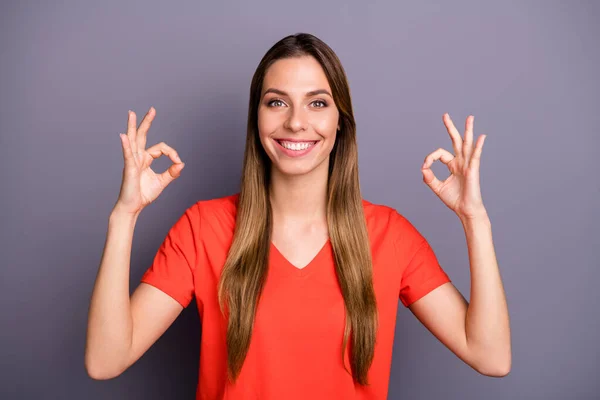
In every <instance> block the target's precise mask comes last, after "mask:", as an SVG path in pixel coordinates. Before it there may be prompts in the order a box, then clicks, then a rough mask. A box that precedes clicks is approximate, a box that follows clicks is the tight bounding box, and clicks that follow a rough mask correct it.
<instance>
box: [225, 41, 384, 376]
mask: <svg viewBox="0 0 600 400" xmlns="http://www.w3.org/2000/svg"><path fill="white" fill-rule="evenodd" d="M301 56H312V57H314V58H315V59H316V60H317V61H318V62H319V63H320V64H321V67H322V68H323V70H324V72H325V75H326V76H327V80H328V82H329V85H330V86H331V90H332V95H333V99H334V102H335V103H336V105H337V107H338V110H339V115H340V123H339V126H340V131H339V132H337V135H336V141H335V144H334V146H333V149H332V151H331V155H330V159H329V173H328V184H327V187H328V188H327V225H328V229H329V237H330V241H331V245H332V248H333V253H334V259H335V268H336V273H337V279H338V282H339V284H340V287H341V290H342V295H343V298H344V304H345V309H346V325H345V329H344V339H343V347H342V354H341V356H342V362H343V361H344V350H345V348H346V346H347V343H348V340H349V339H350V338H351V360H350V366H351V368H352V372H350V371H348V370H346V371H347V372H348V373H350V374H351V375H352V376H353V379H354V380H355V381H356V382H358V383H359V384H361V385H368V384H369V383H368V382H367V372H368V370H369V368H370V366H371V363H372V361H373V355H374V349H375V339H376V332H377V326H378V313H377V303H376V299H375V291H374V289H373V271H372V270H373V266H372V260H371V250H370V246H369V238H368V234H367V226H366V221H365V216H364V213H363V205H362V196H361V192H360V186H359V179H358V150H357V143H356V124H355V121H354V115H353V111H352V102H351V99H350V89H349V87H348V82H347V79H346V74H345V72H344V69H343V68H342V65H341V62H340V60H339V59H338V57H337V56H336V54H335V53H334V52H333V50H332V49H331V48H330V47H329V46H328V45H327V44H325V43H324V42H323V41H321V40H320V39H318V38H317V37H315V36H313V35H311V34H307V33H298V34H295V35H290V36H287V37H285V38H283V39H281V40H280V41H279V42H277V43H275V44H274V45H273V47H271V48H270V49H269V51H267V53H266V54H265V55H264V57H263V58H262V60H261V61H260V63H259V65H258V67H257V69H256V72H255V73H254V76H253V78H252V84H251V86H250V102H249V106H248V126H247V135H246V150H245V153H244V163H243V171H242V179H241V190H240V195H239V197H238V205H237V217H236V225H235V232H234V236H233V242H232V244H231V248H230V249H229V253H228V255H227V260H226V262H225V265H224V267H223V272H222V275H221V279H220V281H219V288H218V297H219V306H220V309H221V312H222V313H223V315H224V316H226V318H228V324H227V352H228V354H227V366H228V367H227V374H228V377H229V379H230V380H231V381H235V380H236V379H237V377H238V376H239V373H240V370H241V368H242V365H243V363H244V360H245V358H246V354H247V352H248V348H249V346H250V339H251V336H252V328H253V324H254V316H255V312H256V308H257V305H258V301H259V299H260V295H261V293H262V289H263V286H264V284H265V280H266V277H267V269H268V257H269V249H270V244H271V229H272V224H273V217H272V210H271V203H270V200H269V178H270V167H271V161H270V159H269V157H268V155H267V154H266V152H265V150H264V148H263V147H262V144H261V142H260V139H259V135H258V107H259V101H260V96H261V91H262V85H263V80H264V77H265V73H266V71H267V69H268V68H269V67H270V66H271V65H272V64H273V63H274V62H275V61H277V60H279V59H283V58H290V57H301ZM226 307H227V308H228V312H229V315H228V316H227V314H226V312H225V308H226ZM344 365H345V364H344Z"/></svg>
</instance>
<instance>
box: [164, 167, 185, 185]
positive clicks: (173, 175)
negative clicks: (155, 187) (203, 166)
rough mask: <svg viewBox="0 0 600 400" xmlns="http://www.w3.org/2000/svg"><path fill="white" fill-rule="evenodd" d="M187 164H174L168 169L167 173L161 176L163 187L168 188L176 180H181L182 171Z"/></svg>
mask: <svg viewBox="0 0 600 400" xmlns="http://www.w3.org/2000/svg"><path fill="white" fill-rule="evenodd" d="M184 166H185V163H178V164H173V165H171V166H170V167H169V169H167V170H166V171H165V172H163V173H162V174H160V175H159V176H160V180H161V181H162V183H163V187H166V186H167V185H168V184H169V183H171V182H173V181H174V180H175V179H177V178H179V176H180V175H181V171H182V170H183V167H184Z"/></svg>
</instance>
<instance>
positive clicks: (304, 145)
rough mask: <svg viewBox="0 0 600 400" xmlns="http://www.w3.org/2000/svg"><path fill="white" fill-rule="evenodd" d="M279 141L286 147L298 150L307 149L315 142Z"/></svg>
mask: <svg viewBox="0 0 600 400" xmlns="http://www.w3.org/2000/svg"><path fill="white" fill-rule="evenodd" d="M279 143H281V145H282V146H283V147H285V148H286V149H289V150H297V151H299V150H306V149H308V148H309V147H310V146H312V145H313V144H314V143H312V142H310V143H309V142H303V143H297V142H284V141H281V142H279Z"/></svg>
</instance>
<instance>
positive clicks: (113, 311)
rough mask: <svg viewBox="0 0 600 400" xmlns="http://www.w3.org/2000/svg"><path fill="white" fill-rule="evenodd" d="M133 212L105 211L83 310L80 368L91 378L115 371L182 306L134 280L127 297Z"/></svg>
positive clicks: (141, 349)
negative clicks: (96, 263)
mask: <svg viewBox="0 0 600 400" xmlns="http://www.w3.org/2000/svg"><path fill="white" fill-rule="evenodd" d="M136 221H137V215H131V214H129V213H119V211H117V210H115V211H113V212H112V213H111V215H110V218H109V224H108V234H107V239H106V244H105V247H104V252H103V255H102V261H101V264H100V268H99V270H98V274H97V277H96V283H95V285H94V290H93V292H92V297H91V301H90V309H89V315H88V329H87V338H86V347H85V367H86V370H87V372H88V374H89V376H90V377H92V378H94V379H110V378H114V377H116V376H118V375H120V374H121V373H122V372H123V371H125V370H126V369H127V368H128V367H129V366H131V365H132V364H133V363H134V362H135V361H137V360H138V359H139V358H140V357H141V356H142V355H143V354H144V353H145V352H146V351H147V350H148V348H149V347H150V346H151V345H152V344H153V343H154V342H155V341H156V340H157V339H158V338H159V337H160V336H161V335H162V334H163V333H164V332H165V330H166V329H167V328H168V327H169V326H170V325H171V324H172V323H173V321H174V320H175V319H176V318H177V316H178V315H179V314H180V313H181V311H182V310H183V307H182V306H181V305H180V304H179V303H178V302H177V301H176V300H174V299H173V298H172V297H170V296H169V295H167V294H165V293H164V292H162V291H160V290H159V289H157V288H155V287H153V286H151V285H148V284H145V283H140V285H139V286H138V287H137V289H136V290H135V292H134V293H133V294H132V296H131V298H130V296H129V274H130V267H129V266H130V259H131V245H132V241H133V232H134V228H135V224H136Z"/></svg>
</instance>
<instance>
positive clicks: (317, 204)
mask: <svg viewBox="0 0 600 400" xmlns="http://www.w3.org/2000/svg"><path fill="white" fill-rule="evenodd" d="M328 169H329V162H328V160H327V161H325V162H323V163H322V164H321V165H319V166H318V167H317V168H316V169H315V170H313V171H311V173H309V174H305V175H295V176H289V175H284V174H282V173H281V172H280V171H278V170H277V169H276V168H272V169H271V184H270V189H269V192H270V199H271V208H272V210H273V218H274V220H275V221H281V222H293V221H298V222H303V223H306V224H311V225H312V224H315V223H316V224H325V225H326V224H327V213H326V211H327V179H328V177H327V174H328Z"/></svg>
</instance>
